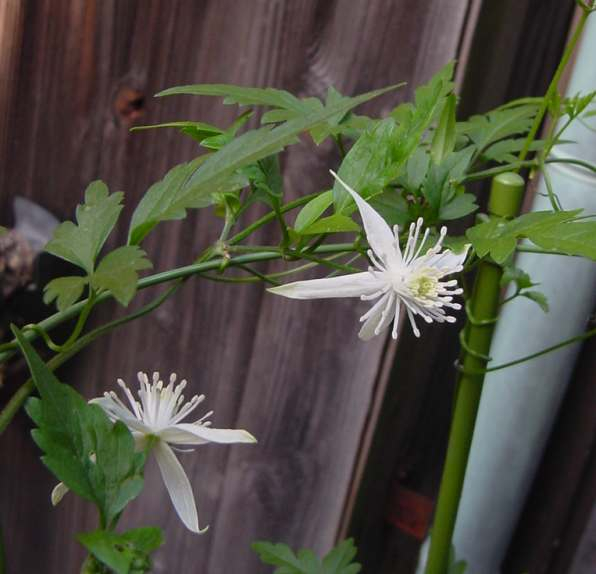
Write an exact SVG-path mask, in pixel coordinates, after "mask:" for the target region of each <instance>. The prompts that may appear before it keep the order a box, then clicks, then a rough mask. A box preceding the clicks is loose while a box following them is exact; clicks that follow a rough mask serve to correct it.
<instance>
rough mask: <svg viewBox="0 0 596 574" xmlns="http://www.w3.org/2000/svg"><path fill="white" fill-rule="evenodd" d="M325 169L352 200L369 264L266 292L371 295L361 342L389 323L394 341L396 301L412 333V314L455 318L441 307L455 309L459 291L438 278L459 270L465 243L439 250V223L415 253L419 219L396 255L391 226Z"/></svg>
mask: <svg viewBox="0 0 596 574" xmlns="http://www.w3.org/2000/svg"><path fill="white" fill-rule="evenodd" d="M331 173H332V174H333V176H334V177H335V178H336V179H337V181H339V182H340V183H341V185H343V186H344V188H345V189H346V190H347V192H348V193H349V194H350V195H351V196H352V197H353V198H354V201H355V202H356V205H357V207H358V210H359V211H360V216H361V217H362V223H363V224H364V231H365V232H366V238H367V240H368V243H369V245H370V247H371V249H369V250H368V256H369V258H370V261H371V262H372V264H373V266H372V267H369V269H368V271H364V272H362V273H353V274H350V275H341V276H339V277H329V278H326V279H313V280H310V281H296V282H294V283H287V284H286V285H281V286H279V287H274V288H271V289H269V291H271V292H272V293H276V294H278V295H283V296H285V297H290V298H292V299H327V298H333V297H360V298H361V299H362V300H363V301H372V300H375V299H376V300H377V301H376V302H375V303H374V305H373V306H372V307H371V308H370V309H369V311H368V312H367V313H365V314H364V315H363V316H362V317H360V321H361V322H364V325H363V326H362V329H361V330H360V333H359V337H360V338H361V339H364V340H368V339H371V338H372V337H374V336H375V335H378V334H379V333H381V331H383V330H384V329H386V328H387V327H388V326H389V325H390V324H391V322H392V321H393V330H392V336H393V338H394V339H397V332H398V324H399V316H400V309H401V306H402V305H403V306H404V308H405V311H406V313H407V315H408V317H409V319H410V323H411V325H412V330H413V331H414V334H415V335H416V336H417V337H419V336H420V331H419V329H418V327H417V325H416V321H415V319H414V317H415V316H416V315H419V316H420V317H422V318H423V319H424V320H425V321H426V322H427V323H432V322H433V321H436V322H437V323H443V322H448V323H453V322H455V317H452V316H450V315H447V313H446V311H445V309H446V308H447V309H456V310H458V309H461V305H460V304H459V303H454V302H453V296H454V295H460V294H461V293H462V291H463V290H462V289H461V288H458V287H457V281H456V280H455V279H452V280H448V281H444V280H443V278H444V277H445V276H446V275H450V274H451V273H457V272H458V271H461V270H462V269H463V262H464V260H465V258H466V255H467V253H468V249H469V245H466V247H465V249H464V250H463V251H462V253H458V254H455V253H452V252H451V251H450V250H449V249H447V250H445V251H442V252H441V248H442V244H443V239H444V238H445V235H446V233H447V229H446V228H445V227H443V228H441V231H440V235H439V239H438V240H437V242H436V243H435V245H434V246H433V247H430V248H429V249H427V251H426V252H424V254H422V255H421V253H422V250H423V248H424V247H425V245H426V242H427V240H428V234H429V230H428V229H427V230H426V231H425V232H424V235H423V236H422V238H421V239H420V231H421V229H422V224H423V220H422V218H419V219H418V221H417V222H416V223H415V224H414V223H412V224H411V225H410V231H409V235H408V241H407V243H406V247H405V249H404V251H403V253H402V251H401V249H400V247H399V237H398V227H397V225H396V226H394V228H393V231H392V230H391V228H390V227H389V226H388V225H387V223H386V222H385V220H384V219H383V218H382V217H381V216H380V215H379V214H378V213H377V212H376V211H375V210H374V209H373V208H372V207H371V206H370V205H369V204H368V203H367V202H366V201H365V200H364V199H362V197H360V195H358V194H357V193H356V192H355V191H354V190H353V189H351V188H350V187H349V186H348V185H346V184H345V183H344V182H343V181H342V180H341V179H340V178H339V177H338V176H337V175H336V174H335V173H334V172H333V171H332V172H331Z"/></svg>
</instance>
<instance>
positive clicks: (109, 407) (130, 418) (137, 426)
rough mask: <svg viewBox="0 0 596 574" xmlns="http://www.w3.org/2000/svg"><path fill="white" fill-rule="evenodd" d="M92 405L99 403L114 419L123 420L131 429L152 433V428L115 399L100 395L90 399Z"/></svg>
mask: <svg viewBox="0 0 596 574" xmlns="http://www.w3.org/2000/svg"><path fill="white" fill-rule="evenodd" d="M89 404H91V405H97V406H98V407H101V408H102V410H103V411H104V412H105V413H106V414H107V415H108V417H110V418H111V419H112V421H122V422H123V423H124V424H125V425H126V426H127V427H128V428H129V429H130V430H131V431H137V432H139V433H142V434H150V433H151V432H152V430H151V429H150V428H149V427H148V426H147V425H146V424H145V423H144V422H142V421H140V420H139V419H137V418H136V417H135V416H134V415H133V414H132V412H130V411H128V410H126V411H125V410H124V409H122V408H120V407H119V406H118V405H117V404H116V403H114V401H112V400H111V399H109V398H107V397H98V398H96V399H91V400H90V401H89Z"/></svg>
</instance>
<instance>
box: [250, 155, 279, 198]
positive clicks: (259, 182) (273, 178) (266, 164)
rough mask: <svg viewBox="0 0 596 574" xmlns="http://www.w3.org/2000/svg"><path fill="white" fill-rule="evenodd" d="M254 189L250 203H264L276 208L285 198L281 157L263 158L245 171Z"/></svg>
mask: <svg viewBox="0 0 596 574" xmlns="http://www.w3.org/2000/svg"><path fill="white" fill-rule="evenodd" d="M243 173H244V174H246V176H247V177H248V179H249V181H250V183H251V184H252V187H253V190H254V192H253V194H252V195H251V196H250V198H249V199H248V201H247V203H248V202H254V201H263V202H265V203H267V204H268V205H270V206H271V207H275V206H277V205H279V203H280V200H281V198H282V196H283V178H282V175H281V169H280V165H279V155H271V156H269V157H266V158H263V159H262V160H260V161H258V162H257V163H255V164H253V165H249V166H248V167H245V168H244V169H243Z"/></svg>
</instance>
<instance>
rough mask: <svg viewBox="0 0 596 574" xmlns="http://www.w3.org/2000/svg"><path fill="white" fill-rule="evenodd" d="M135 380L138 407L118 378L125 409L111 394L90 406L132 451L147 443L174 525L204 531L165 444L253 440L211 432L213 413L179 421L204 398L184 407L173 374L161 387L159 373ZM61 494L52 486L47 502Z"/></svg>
mask: <svg viewBox="0 0 596 574" xmlns="http://www.w3.org/2000/svg"><path fill="white" fill-rule="evenodd" d="M137 376H138V379H139V385H140V387H139V390H138V396H139V398H140V402H139V401H137V400H136V399H135V397H134V396H133V394H132V392H131V391H130V389H129V388H128V387H127V386H126V383H125V382H124V381H123V380H122V379H118V384H119V385H120V387H121V388H122V390H123V391H124V394H125V395H126V398H127V399H128V403H129V404H128V405H127V404H125V403H124V402H122V400H121V399H120V398H119V397H118V395H117V394H116V393H115V392H113V391H112V392H109V393H104V396H103V397H100V398H97V399H93V400H91V401H90V402H91V403H95V404H97V405H99V406H100V407H101V408H102V409H103V410H104V411H105V412H106V414H107V415H108V417H109V418H110V419H111V420H112V421H114V422H115V421H122V422H123V423H124V424H125V425H126V426H127V427H128V428H129V429H130V431H131V433H132V435H133V437H134V439H135V442H136V444H137V447H139V448H144V447H145V445H146V444H147V441H150V442H149V444H150V445H152V450H153V452H154V453H155V458H156V459H157V464H158V465H159V470H160V471H161V476H162V478H163V481H164V483H165V485H166V488H167V490H168V493H169V495H170V499H171V500H172V504H173V505H174V508H175V509H176V512H177V513H178V516H179V517H180V520H182V522H183V523H184V525H185V526H186V527H187V528H188V529H189V530H192V531H193V532H196V533H202V532H205V531H206V530H207V528H204V529H200V528H199V519H198V516H197V508H196V504H195V499H194V496H193V493H192V488H191V485H190V481H189V480H188V476H187V475H186V473H185V472H184V469H183V468H182V465H181V464H180V462H179V461H178V459H177V458H176V455H175V454H174V452H173V450H172V447H171V446H170V445H191V446H195V445H200V444H206V443H210V442H215V443H223V444H230V443H254V442H256V439H255V438H254V437H253V436H252V435H251V434H250V433H248V432H247V431H245V430H236V429H215V428H211V426H210V425H211V422H210V421H208V420H207V419H208V418H209V417H210V416H211V415H212V414H213V411H209V412H208V413H207V414H205V415H203V416H202V417H201V418H200V419H198V420H196V421H194V422H192V423H183V422H181V421H182V420H183V419H184V418H186V417H187V416H188V415H189V414H190V413H191V412H192V411H193V410H194V409H195V408H196V407H197V406H198V405H199V404H200V403H201V402H203V400H204V399H205V395H195V396H193V397H192V398H191V399H190V400H189V401H186V402H185V400H184V396H183V395H182V391H183V390H184V388H185V387H186V381H185V380H182V381H181V382H180V383H179V384H178V385H176V384H175V383H176V375H175V374H172V375H170V380H169V384H168V385H167V386H164V384H163V381H162V380H160V378H159V373H153V380H152V382H149V377H148V376H147V375H146V374H145V373H138V375H137ZM174 448H175V447H174ZM66 491H67V489H66V487H65V486H64V485H62V483H60V484H59V485H57V486H56V488H54V491H53V492H52V502H53V503H54V504H57V503H58V502H59V501H60V499H61V498H62V497H63V496H64V494H65V493H66Z"/></svg>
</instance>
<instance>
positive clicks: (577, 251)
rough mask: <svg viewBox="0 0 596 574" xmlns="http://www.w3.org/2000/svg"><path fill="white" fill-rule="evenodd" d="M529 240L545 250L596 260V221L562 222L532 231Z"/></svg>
mask: <svg viewBox="0 0 596 574" xmlns="http://www.w3.org/2000/svg"><path fill="white" fill-rule="evenodd" d="M528 238H529V239H530V241H532V242H533V243H535V244H536V245H538V246H539V247H542V248H544V249H554V250H557V251H562V252H563V253H566V254H567V255H579V256H581V257H588V258H589V259H592V260H596V221H561V222H558V223H557V224H556V225H553V226H550V227H541V228H539V229H535V230H532V231H531V232H530V233H528Z"/></svg>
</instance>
